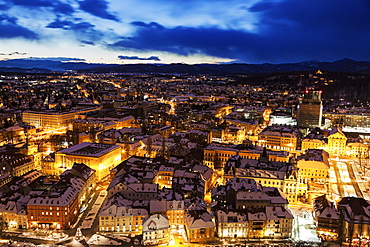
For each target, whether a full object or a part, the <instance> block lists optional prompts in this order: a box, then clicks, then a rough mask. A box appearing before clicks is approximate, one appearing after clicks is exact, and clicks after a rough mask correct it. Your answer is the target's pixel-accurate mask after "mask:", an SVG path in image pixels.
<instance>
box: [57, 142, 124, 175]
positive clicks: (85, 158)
mask: <svg viewBox="0 0 370 247" xmlns="http://www.w3.org/2000/svg"><path fill="white" fill-rule="evenodd" d="M121 157H122V150H121V147H120V146H118V145H110V144H101V143H89V142H83V143H80V144H77V145H75V146H72V147H69V148H66V149H62V150H60V151H58V152H57V153H56V154H55V164H54V170H53V175H59V174H60V173H61V172H63V171H64V170H66V169H68V168H71V167H72V165H73V164H74V163H75V162H76V163H84V164H85V165H87V166H88V167H90V168H92V169H94V170H95V171H96V174H97V179H98V181H100V180H102V179H103V178H106V177H108V176H109V175H110V171H111V170H112V169H113V168H114V167H116V166H117V165H118V164H119V163H120V162H121Z"/></svg>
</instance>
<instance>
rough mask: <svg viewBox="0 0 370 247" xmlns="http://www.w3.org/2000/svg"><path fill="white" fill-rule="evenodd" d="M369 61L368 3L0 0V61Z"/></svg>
mask: <svg viewBox="0 0 370 247" xmlns="http://www.w3.org/2000/svg"><path fill="white" fill-rule="evenodd" d="M40 57H52V58H53V59H54V60H69V59H67V58H71V60H72V61H86V62H99V63H178V62H184V63H205V62H208V63H222V62H245V63H265V62H268V63H282V62H299V61H304V60H319V61H334V60H339V59H342V58H346V57H347V58H351V59H355V60H370V0H351V1H350V0H0V60H2V59H15V58H32V59H38V58H40Z"/></svg>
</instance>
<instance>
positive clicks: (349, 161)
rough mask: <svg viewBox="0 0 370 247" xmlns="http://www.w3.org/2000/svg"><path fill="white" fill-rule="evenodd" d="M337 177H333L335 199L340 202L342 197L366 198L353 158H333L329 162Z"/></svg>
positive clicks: (332, 189)
mask: <svg viewBox="0 0 370 247" xmlns="http://www.w3.org/2000/svg"><path fill="white" fill-rule="evenodd" d="M329 162H330V165H331V167H332V170H333V171H334V174H335V177H334V178H333V177H332V176H331V181H330V182H331V184H332V188H331V192H332V195H335V197H334V198H333V199H335V200H339V199H340V198H341V197H350V196H353V197H362V198H364V196H365V197H366V196H367V194H365V193H366V191H364V188H361V186H360V185H359V178H360V177H361V176H360V174H358V172H357V169H356V167H355V164H354V162H353V158H343V157H342V158H338V157H337V158H331V159H330V160H329Z"/></svg>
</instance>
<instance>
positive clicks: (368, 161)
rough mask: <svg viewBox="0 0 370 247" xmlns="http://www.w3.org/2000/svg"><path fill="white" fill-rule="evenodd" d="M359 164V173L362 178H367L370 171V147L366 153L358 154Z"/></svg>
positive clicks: (357, 162)
mask: <svg viewBox="0 0 370 247" xmlns="http://www.w3.org/2000/svg"><path fill="white" fill-rule="evenodd" d="M355 164H357V166H358V168H359V171H360V172H361V174H362V176H366V173H367V172H368V171H369V170H370V147H369V146H367V147H366V149H365V150H364V151H359V152H358V157H357V161H356V162H355Z"/></svg>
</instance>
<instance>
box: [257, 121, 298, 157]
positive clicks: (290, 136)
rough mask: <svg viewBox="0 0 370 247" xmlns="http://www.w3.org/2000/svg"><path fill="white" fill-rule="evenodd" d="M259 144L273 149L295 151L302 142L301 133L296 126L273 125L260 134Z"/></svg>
mask: <svg viewBox="0 0 370 247" xmlns="http://www.w3.org/2000/svg"><path fill="white" fill-rule="evenodd" d="M258 144H259V145H260V146H262V147H266V148H269V149H273V150H282V151H295V150H296V149H297V148H298V145H299V144H300V133H299V131H298V129H297V127H295V126H291V125H271V126H268V127H266V128H265V129H264V130H262V131H261V132H260V133H259V134H258Z"/></svg>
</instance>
